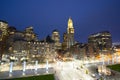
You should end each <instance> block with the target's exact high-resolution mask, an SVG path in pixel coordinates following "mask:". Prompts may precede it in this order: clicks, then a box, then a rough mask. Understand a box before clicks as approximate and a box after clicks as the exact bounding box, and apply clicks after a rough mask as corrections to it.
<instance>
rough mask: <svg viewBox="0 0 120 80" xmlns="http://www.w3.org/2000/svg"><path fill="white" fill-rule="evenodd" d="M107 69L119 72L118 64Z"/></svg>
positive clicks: (119, 66)
mask: <svg viewBox="0 0 120 80" xmlns="http://www.w3.org/2000/svg"><path fill="white" fill-rule="evenodd" d="M107 67H108V68H110V69H112V70H115V71H118V72H120V64H115V65H109V66H107Z"/></svg>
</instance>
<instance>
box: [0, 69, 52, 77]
mask: <svg viewBox="0 0 120 80" xmlns="http://www.w3.org/2000/svg"><path fill="white" fill-rule="evenodd" d="M44 74H54V69H53V68H52V67H49V68H48V71H46V68H38V69H37V71H35V69H27V70H26V71H25V72H23V71H22V70H14V71H13V72H12V73H9V72H8V71H4V72H0V79H9V78H17V77H27V76H37V75H44Z"/></svg>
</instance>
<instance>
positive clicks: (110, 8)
mask: <svg viewBox="0 0 120 80" xmlns="http://www.w3.org/2000/svg"><path fill="white" fill-rule="evenodd" d="M69 17H71V18H72V20H73V23H74V24H73V25H74V28H75V40H76V41H79V42H87V38H88V36H89V35H90V34H93V33H96V32H100V31H106V30H108V31H110V32H111V34H112V40H113V42H120V0H0V20H5V21H7V22H8V24H9V25H10V26H15V27H16V28H17V29H18V30H20V31H22V30H24V29H25V27H28V26H33V27H34V31H35V33H37V34H38V35H39V38H40V39H43V38H45V37H46V36H47V35H48V34H49V35H51V33H52V31H53V30H54V29H58V30H59V32H60V35H61V40H62V36H63V33H64V32H66V30H67V21H68V18H69Z"/></svg>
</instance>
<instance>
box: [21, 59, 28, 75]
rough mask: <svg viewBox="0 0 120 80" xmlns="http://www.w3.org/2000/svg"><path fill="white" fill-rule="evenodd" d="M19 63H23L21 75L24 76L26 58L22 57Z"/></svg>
mask: <svg viewBox="0 0 120 80" xmlns="http://www.w3.org/2000/svg"><path fill="white" fill-rule="evenodd" d="M21 61H22V62H23V75H25V71H26V61H27V58H26V57H22V58H21Z"/></svg>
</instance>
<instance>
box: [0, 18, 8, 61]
mask: <svg viewBox="0 0 120 80" xmlns="http://www.w3.org/2000/svg"><path fill="white" fill-rule="evenodd" d="M7 29H8V22H6V21H3V20H0V60H1V59H2V55H3V53H4V51H6V50H5V48H6V46H5V44H6V39H7V36H8V30H7Z"/></svg>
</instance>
